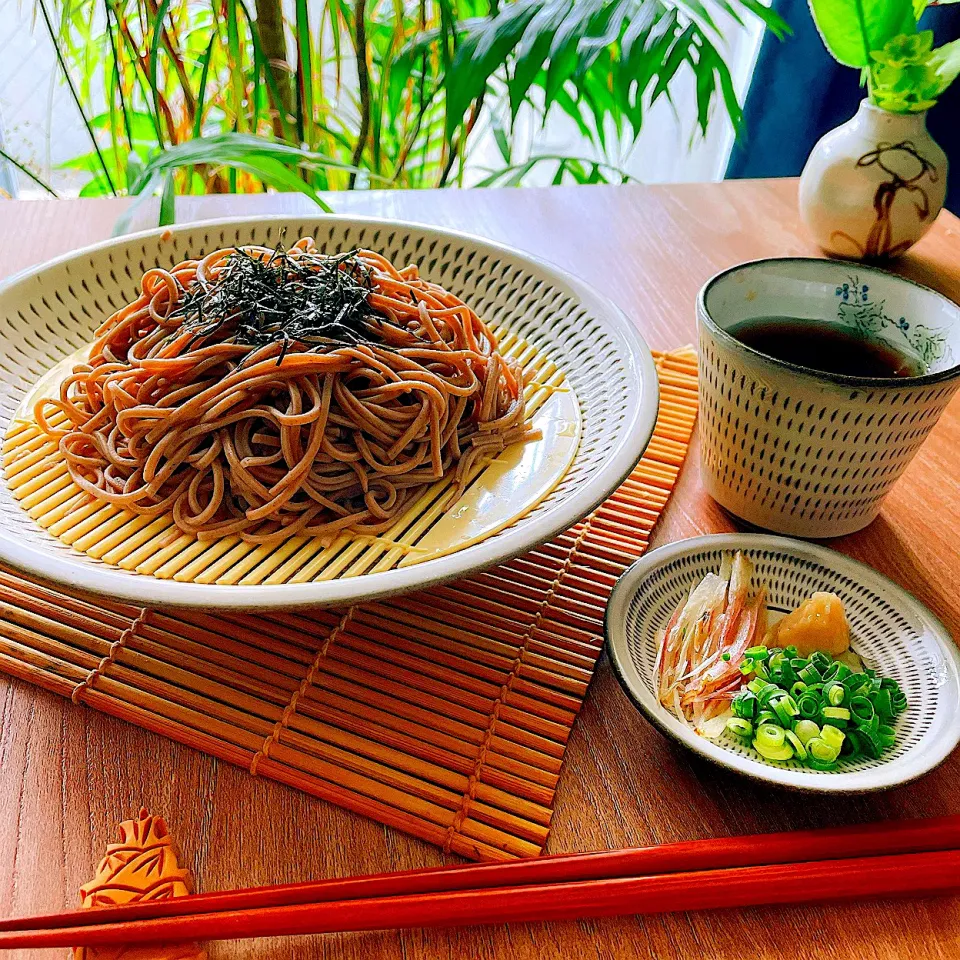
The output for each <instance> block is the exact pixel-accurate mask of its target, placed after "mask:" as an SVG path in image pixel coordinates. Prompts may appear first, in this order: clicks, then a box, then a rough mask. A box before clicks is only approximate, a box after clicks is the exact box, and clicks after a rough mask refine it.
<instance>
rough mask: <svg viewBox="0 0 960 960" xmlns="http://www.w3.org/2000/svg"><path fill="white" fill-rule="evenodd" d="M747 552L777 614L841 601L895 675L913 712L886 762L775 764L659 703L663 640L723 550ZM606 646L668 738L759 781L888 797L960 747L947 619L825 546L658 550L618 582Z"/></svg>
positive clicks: (855, 632)
mask: <svg viewBox="0 0 960 960" xmlns="http://www.w3.org/2000/svg"><path fill="white" fill-rule="evenodd" d="M736 550H743V552H744V553H745V554H746V555H747V556H748V557H749V558H750V559H751V560H752V561H753V563H754V564H755V567H756V572H755V575H754V576H755V582H759V581H760V580H762V581H763V582H764V583H766V585H767V590H768V597H769V600H768V602H769V606H770V609H771V613H774V614H775V613H777V612H786V611H788V610H792V609H794V608H795V607H797V606H798V605H799V604H800V603H801V602H803V600H805V599H806V598H807V597H809V596H810V594H811V593H813V592H814V591H816V590H831V591H833V592H834V593H836V594H837V595H838V596H839V597H840V599H841V600H842V601H843V605H844V608H845V609H846V612H847V618H848V620H849V622H850V630H851V635H852V644H851V645H852V647H853V649H854V650H855V651H856V652H857V653H858V654H860V656H861V657H862V658H863V660H864V662H865V664H866V666H868V667H872V668H874V669H876V670H878V671H879V672H880V674H881V675H882V676H889V677H893V678H894V679H895V680H897V682H898V683H899V684H900V686H901V687H902V688H903V691H904V693H905V694H906V695H907V700H908V706H907V709H906V710H905V711H904V713H903V714H901V716H900V718H899V719H898V721H897V742H896V744H895V745H894V746H893V748H892V749H890V750H888V751H887V752H886V753H885V754H884V755H883V756H882V757H881V758H880V759H879V760H871V759H867V758H862V759H858V760H856V761H854V762H850V763H844V764H843V765H842V766H841V767H840V769H838V770H836V771H817V770H810V769H808V768H806V767H804V766H802V765H801V764H800V763H799V762H798V761H791V762H789V763H772V762H770V761H767V760H764V759H763V758H762V757H760V756H758V755H757V753H756V752H755V751H754V750H753V749H752V748H750V747H749V746H748V745H741V744H740V743H738V742H736V741H735V740H734V739H733V738H732V737H728V736H727V735H725V734H724V735H723V736H722V737H721V738H720V739H719V740H716V741H711V740H708V739H706V738H705V737H701V736H700V735H699V734H697V733H694V731H693V730H692V729H691V728H690V727H689V726H687V725H686V724H684V723H681V722H680V721H679V720H678V719H677V718H676V717H675V716H674V715H673V714H672V713H671V712H669V711H668V710H666V709H665V708H664V707H662V706H661V705H660V703H659V701H658V700H657V697H656V694H655V692H654V685H653V666H654V661H655V659H656V654H657V633H658V631H659V630H661V629H662V628H663V627H665V626H666V624H667V621H668V620H669V619H670V615H671V614H672V613H673V611H674V609H675V608H676V606H677V604H678V603H679V602H680V600H681V599H682V598H683V597H684V596H685V595H686V594H687V593H688V592H689V590H690V588H691V587H692V586H693V585H694V584H696V583H698V582H699V581H700V580H701V579H702V578H703V577H704V575H705V574H707V573H710V572H714V573H715V572H716V571H717V570H718V569H719V567H720V561H721V559H722V558H723V556H724V555H725V554H728V553H733V552H734V551H736ZM605 631H606V638H607V649H608V650H609V653H610V658H611V660H612V662H613V667H614V670H615V672H616V675H617V678H618V679H619V681H620V684H621V685H622V687H623V689H624V691H625V692H626V693H627V695H628V696H629V697H630V699H631V700H632V701H633V702H634V703H635V704H636V705H637V706H638V707H639V708H640V709H641V710H642V711H643V712H644V713H645V714H646V716H647V717H648V718H649V719H650V720H651V721H652V722H653V723H654V724H656V726H657V727H659V728H660V729H661V730H662V731H663V732H664V733H665V734H667V735H668V736H670V737H673V738H674V739H675V740H678V741H680V743H682V744H684V745H685V746H687V747H689V748H690V749H691V750H693V751H695V752H696V753H699V754H700V755H701V756H703V757H706V758H707V759H708V760H712V761H714V762H715V763H718V764H720V765H721V766H723V767H727V768H728V769H730V770H735V771H737V772H738V773H743V774H746V775H747V776H750V777H753V778H755V779H757V780H765V781H767V782H769V783H774V784H779V785H780V786H784V787H791V788H793V789H797V790H809V791H818V792H823V793H847V792H851V793H852V792H857V793H860V792H866V791H871V790H884V789H887V788H889V787H893V786H896V785H898V784H901V783H905V782H907V781H910V780H914V779H916V778H917V777H921V776H923V775H924V774H925V773H928V772H929V771H930V770H932V769H933V768H934V767H935V766H937V764H939V763H940V762H941V761H943V760H944V759H945V758H946V757H947V756H948V755H949V754H950V752H951V751H952V750H953V749H954V747H955V746H956V745H957V743H958V741H960V654H958V651H957V648H956V647H955V646H954V643H953V641H952V640H951V638H950V635H949V634H948V633H947V631H946V628H945V627H944V626H943V624H942V623H940V621H939V620H938V619H937V618H936V617H935V616H934V615H933V614H932V613H931V612H930V611H929V610H928V609H927V608H926V607H925V606H923V604H921V603H920V602H919V601H917V600H916V599H915V598H914V597H912V596H911V595H910V594H909V593H907V592H906V591H905V590H902V589H901V588H900V587H898V586H897V585H896V584H895V583H893V582H892V581H890V580H888V579H887V578H886V577H884V576H882V575H881V574H879V573H877V571H875V570H873V569H871V568H870V567H867V566H864V565H863V564H861V563H858V562H857V561H855V560H851V559H849V558H848V557H845V556H843V554H840V553H837V552H836V551H834V550H828V549H827V548H826V547H821V546H816V545H814V544H811V543H802V542H801V541H798V540H790V539H787V538H785V537H775V536H768V535H766V534H722V535H719V536H712V537H697V538H695V539H692V540H683V541H680V542H678V543H673V544H669V545H668V546H665V547H660V548H659V549H657V550H653V551H652V552H650V553H649V554H647V555H646V556H645V557H643V558H642V559H641V560H639V561H638V562H637V563H635V564H634V565H633V566H632V567H630V569H629V570H627V571H626V572H625V573H624V574H623V576H621V578H620V579H619V581H618V582H617V584H616V586H615V587H614V589H613V592H612V594H611V595H610V600H609V603H608V604H607V613H606V620H605Z"/></svg>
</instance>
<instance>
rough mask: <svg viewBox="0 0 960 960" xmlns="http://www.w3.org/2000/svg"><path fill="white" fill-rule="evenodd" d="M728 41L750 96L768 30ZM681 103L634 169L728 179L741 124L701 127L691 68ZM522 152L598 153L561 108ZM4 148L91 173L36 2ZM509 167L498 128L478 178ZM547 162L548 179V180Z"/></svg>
mask: <svg viewBox="0 0 960 960" xmlns="http://www.w3.org/2000/svg"><path fill="white" fill-rule="evenodd" d="M718 20H719V22H720V26H721V29H722V30H723V34H724V40H725V43H724V45H723V47H722V49H721V52H723V53H724V54H725V56H726V59H727V63H728V64H729V65H730V68H731V71H732V72H733V77H734V82H735V84H736V89H737V91H738V93H739V94H740V96H741V98H742V96H743V94H744V92H745V90H746V87H747V85H748V84H749V79H750V75H751V73H752V71H753V65H754V63H755V60H756V54H757V50H758V48H759V43H760V38H761V34H762V30H761V27H760V24H759V22H752V23H750V24H748V26H746V27H742V26H740V25H739V24H737V23H735V22H734V21H732V20H730V19H729V18H728V19H727V20H726V21H724V20H723V19H722V18H720V17H718ZM672 93H673V104H671V103H670V102H668V101H667V100H666V98H661V99H660V101H658V103H657V104H656V105H655V106H654V107H653V108H652V109H651V110H650V111H649V112H648V113H647V115H646V117H645V119H644V126H643V130H642V132H641V135H640V137H639V139H638V141H637V143H636V145H635V147H634V148H633V150H632V151H631V153H630V155H629V157H628V158H627V159H626V162H625V163H624V167H625V169H626V170H627V171H628V172H629V173H630V174H632V175H633V176H634V177H636V178H637V179H638V180H642V181H644V182H647V183H667V182H690V181H702V180H718V179H721V178H722V176H723V171H724V169H725V167H726V163H727V158H728V157H729V154H730V149H731V146H732V143H733V131H732V129H731V126H730V123H729V121H728V120H727V118H726V117H725V116H724V115H723V112H722V110H721V109H719V104H716V105H715V106H716V107H717V108H718V109H715V112H714V116H713V118H712V120H711V123H710V127H709V130H708V133H707V136H706V137H705V138H704V137H702V136H700V135H699V133H698V132H696V130H695V117H696V108H695V91H694V84H693V77H692V76H691V75H689V74H681V75H678V77H677V78H676V83H675V86H674V87H672ZM516 132H517V135H518V150H517V156H516V157H515V159H523V158H524V157H525V156H526V155H527V154H529V152H530V151H531V150H535V151H536V152H538V153H562V154H570V155H576V156H585V157H586V156H592V151H591V149H590V145H589V144H588V143H587V142H585V141H584V140H583V139H582V137H581V136H580V134H579V132H578V131H577V129H576V127H575V125H574V124H573V122H572V121H571V120H570V119H569V118H567V117H566V116H563V115H561V114H560V113H559V112H555V113H554V114H552V115H551V117H550V119H549V121H548V123H547V125H546V128H545V129H541V127H540V123H539V120H538V119H536V118H534V117H533V116H532V112H528V113H526V114H524V113H521V115H520V117H519V118H518V120H517V127H516ZM0 146H2V148H3V149H4V150H5V151H6V152H7V153H9V154H11V155H12V156H14V157H16V158H17V159H18V160H20V161H21V162H24V163H26V164H27V165H28V166H29V167H30V169H31V170H33V171H34V172H36V173H38V174H39V175H40V176H41V177H42V178H43V179H44V180H46V182H48V183H50V184H51V185H52V186H53V187H54V189H56V190H57V192H58V193H60V194H61V195H64V196H71V195H76V193H77V192H78V191H79V189H80V188H81V187H82V186H83V184H84V183H85V182H86V181H87V179H89V174H87V173H86V172H83V171H75V170H66V169H62V168H60V166H59V165H60V164H62V163H63V162H64V161H66V160H69V159H70V158H72V157H76V156H79V155H82V154H85V153H88V152H89V151H90V149H91V146H90V141H89V139H88V137H87V133H86V131H85V129H84V127H83V124H82V122H81V119H80V114H79V112H78V110H77V108H76V106H75V104H74V103H73V100H72V98H71V96H70V91H69V90H68V88H67V86H66V85H65V84H64V83H63V82H62V75H61V73H60V70H59V67H58V65H57V60H56V55H55V52H54V48H53V44H52V43H51V42H50V39H49V37H48V36H47V34H46V30H45V27H44V25H43V23H42V21H40V20H39V19H36V18H35V16H34V5H33V3H32V0H0ZM501 165H502V160H501V158H500V154H499V151H498V150H497V148H496V145H495V143H494V140H493V137H492V134H490V133H489V132H488V133H484V134H481V135H480V136H479V137H478V138H477V140H476V142H475V144H474V146H473V148H472V149H471V152H470V155H469V158H468V181H469V179H471V177H470V174H472V179H474V180H476V179H480V177H482V176H483V175H484V174H483V171H484V170H486V169H495V168H497V167H499V166H501ZM549 181H550V172H549V171H548V170H546V169H543V171H542V173H541V174H540V179H539V180H538V178H537V176H536V175H533V176H531V177H530V178H529V179H528V180H527V183H530V184H536V183H538V182H540V183H548V182H549ZM0 189H4V190H5V191H6V192H7V193H9V194H11V195H13V196H20V197H34V196H42V195H43V191H42V190H41V189H40V188H39V187H37V186H36V185H35V184H33V183H32V182H31V181H30V180H29V179H28V178H27V177H25V176H23V175H22V174H20V173H18V172H17V171H16V170H14V169H13V168H11V167H10V166H9V165H8V164H6V163H4V162H3V161H2V160H0Z"/></svg>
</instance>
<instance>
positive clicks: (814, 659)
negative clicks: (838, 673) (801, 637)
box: [810, 650, 833, 675]
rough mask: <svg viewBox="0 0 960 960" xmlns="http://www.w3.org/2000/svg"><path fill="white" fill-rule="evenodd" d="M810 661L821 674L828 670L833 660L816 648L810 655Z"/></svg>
mask: <svg viewBox="0 0 960 960" xmlns="http://www.w3.org/2000/svg"><path fill="white" fill-rule="evenodd" d="M810 662H811V663H812V664H813V665H814V666H815V667H816V668H817V669H818V670H819V671H820V673H821V675H822V674H823V673H824V671H826V670H828V669H829V667H830V664H832V663H833V660H832V659H831V658H830V657H829V656H827V654H825V653H824V652H823V651H822V650H817V651H815V652H814V653H813V654H811V656H810Z"/></svg>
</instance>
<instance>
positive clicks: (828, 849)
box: [0, 816, 960, 948]
mask: <svg viewBox="0 0 960 960" xmlns="http://www.w3.org/2000/svg"><path fill="white" fill-rule="evenodd" d="M958 848H960V816H953V817H937V818H930V819H925V820H905V821H893V822H886V823H880V824H870V825H866V826H854V827H839V828H834V829H828V830H805V831H796V832H792V833H775V834H765V835H763V834H762V835H753V836H745V837H730V838H722V839H716V840H700V841H693V842H687V843H675V844H665V845H662V846H654V847H641V848H638V849H634V850H619V851H602V852H597V853H586V854H572V855H562V856H554V857H543V858H540V859H534V860H526V861H515V862H510V863H497V864H471V865H468V866H460V867H440V868H433V869H428V870H418V871H408V872H405V873H395V874H379V875H375V876H367V877H355V878H349V879H345V880H321V881H314V882H308V883H299V884H289V885H285V886H275V887H260V888H253V889H249V890H237V891H224V892H220V893H211V894H202V895H197V896H192V897H182V898H177V899H174V900H166V901H154V902H149V903H141V904H129V905H124V906H119V907H104V908H98V909H96V910H82V911H74V912H70V913H64V914H56V915H49V916H40V917H27V918H15V919H11V920H6V921H2V922H0V931H7V933H8V934H11V935H13V934H15V932H16V931H39V930H46V931H47V932H48V933H49V932H50V931H51V930H56V929H63V928H77V927H90V928H93V926H94V925H95V926H96V927H97V928H98V929H99V928H103V927H105V926H106V925H108V924H109V925H112V926H113V927H117V928H120V927H122V928H123V929H126V930H128V931H132V930H133V929H135V928H142V927H149V923H150V921H155V920H161V919H162V918H178V917H181V918H184V919H186V920H188V921H189V923H190V925H191V926H190V929H191V930H193V929H195V928H196V924H197V923H198V922H200V920H201V919H205V918H209V919H212V920H213V921H215V920H216V918H217V917H218V916H224V915H225V914H227V913H230V914H232V915H237V914H245V915H247V916H248V918H250V917H252V915H253V914H254V913H255V912H260V913H261V914H262V915H264V916H266V915H269V916H272V917H274V918H275V919H279V917H280V915H279V914H277V913H276V910H277V909H279V908H290V907H296V906H299V905H305V906H307V907H314V908H315V907H316V905H318V904H326V903H333V904H334V906H337V907H341V908H342V907H344V906H345V904H344V901H346V902H348V903H349V902H355V901H358V900H362V901H364V902H368V903H369V902H372V901H373V900H380V901H384V902H386V900H389V899H398V898H399V899H404V900H413V898H415V897H423V896H424V895H430V894H440V893H444V892H455V891H464V890H466V891H474V892H475V891H478V890H483V889H487V890H491V889H496V888H519V889H520V890H521V891H533V890H534V888H544V887H546V886H549V885H555V884H565V885H566V886H564V890H565V891H566V890H568V888H569V887H570V885H572V884H574V885H583V884H585V883H596V882H602V881H614V880H622V879H631V878H632V879H637V878H641V877H647V878H648V877H650V876H654V875H663V874H678V875H679V874H686V873H689V872H690V871H705V870H712V871H721V872H722V871H727V872H729V871H730V870H731V868H738V867H759V866H761V865H773V864H783V863H790V864H797V863H803V862H804V861H819V860H823V861H827V860H834V861H835V860H841V859H845V858H863V857H871V856H872V857H878V858H879V857H887V858H889V857H890V856H891V855H896V854H905V853H920V852H923V851H937V850H940V851H942V850H947V849H951V850H955V849H958ZM870 862H873V861H870ZM794 869H796V868H794ZM522 899H524V902H526V895H525V894H524V896H523V898H522ZM564 899H566V894H564ZM377 909H378V910H379V909H382V908H381V907H378V908H377ZM677 909H694V908H693V907H689V908H687V907H678V908H677ZM590 915H596V914H590ZM387 925H390V924H387ZM248 935H249V936H256V935H257V934H256V933H251V934H248ZM70 936H71V937H72V938H73V939H71V940H70V941H69V942H70V944H71V945H80V941H79V940H78V939H77V935H76V934H70ZM164 936H165V937H167V938H169V935H167V934H164ZM210 936H211V937H213V936H215V935H214V934H210ZM57 942H58V943H59V942H60V941H57ZM63 942H67V941H63ZM84 942H86V941H84ZM91 942H92V941H91ZM31 943H33V941H31ZM8 945H9V946H14V945H21V941H19V940H16V941H13V940H10V939H9V938H8V936H7V934H4V933H0V948H2V947H5V946H8Z"/></svg>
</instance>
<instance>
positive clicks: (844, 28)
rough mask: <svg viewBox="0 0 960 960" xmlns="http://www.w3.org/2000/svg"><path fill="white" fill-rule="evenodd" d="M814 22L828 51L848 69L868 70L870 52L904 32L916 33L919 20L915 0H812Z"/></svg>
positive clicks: (811, 8)
mask: <svg viewBox="0 0 960 960" xmlns="http://www.w3.org/2000/svg"><path fill="white" fill-rule="evenodd" d="M809 2H810V10H811V12H812V14H813V19H814V22H815V23H816V25H817V29H818V30H819V31H820V36H821V38H822V39H823V42H824V44H825V45H826V48H827V50H829V51H830V53H831V54H832V55H833V57H834V59H836V60H837V61H839V62H840V63H842V64H845V65H846V66H848V67H866V66H869V64H870V53H871V51H873V50H880V49H882V48H883V46H884V44H885V43H886V42H887V41H888V40H890V39H891V38H893V37H895V36H897V34H900V33H912V32H913V31H914V30H916V26H917V21H916V18H915V17H914V13H913V0H809Z"/></svg>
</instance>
